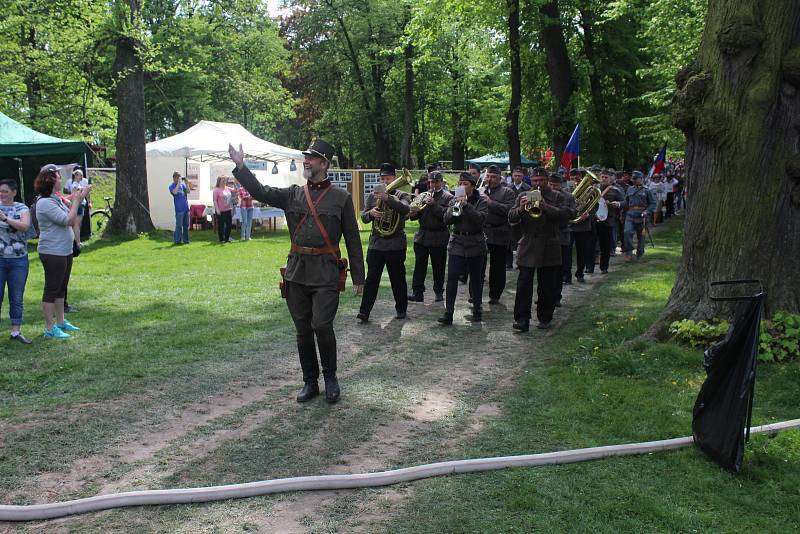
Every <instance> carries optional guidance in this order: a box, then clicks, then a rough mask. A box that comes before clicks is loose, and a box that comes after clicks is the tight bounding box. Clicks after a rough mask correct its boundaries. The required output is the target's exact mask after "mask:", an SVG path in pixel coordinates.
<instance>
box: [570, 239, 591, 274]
mask: <svg viewBox="0 0 800 534" xmlns="http://www.w3.org/2000/svg"><path fill="white" fill-rule="evenodd" d="M572 238H573V241H574V243H575V263H576V265H575V278H583V273H584V272H585V271H588V272H592V271H594V235H593V234H592V232H591V230H590V231H588V232H572Z"/></svg>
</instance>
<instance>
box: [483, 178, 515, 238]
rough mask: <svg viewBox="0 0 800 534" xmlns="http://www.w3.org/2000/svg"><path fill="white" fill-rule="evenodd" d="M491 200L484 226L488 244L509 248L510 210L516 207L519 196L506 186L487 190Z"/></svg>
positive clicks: (487, 205) (500, 185)
mask: <svg viewBox="0 0 800 534" xmlns="http://www.w3.org/2000/svg"><path fill="white" fill-rule="evenodd" d="M486 190H487V191H488V194H487V196H488V197H489V200H488V201H487V202H486V208H487V210H488V211H487V215H486V222H485V223H484V225H483V231H484V233H485V234H486V242H487V243H488V244H490V245H502V246H504V247H505V246H508V242H509V240H510V239H511V227H510V226H509V225H508V210H510V209H511V208H512V206H514V201H515V200H516V198H517V195H516V194H515V193H514V190H513V189H511V188H509V187H508V186H506V185H504V184H502V183H501V184H499V185H498V186H497V187H494V188H491V189H490V188H488V187H487V188H486Z"/></svg>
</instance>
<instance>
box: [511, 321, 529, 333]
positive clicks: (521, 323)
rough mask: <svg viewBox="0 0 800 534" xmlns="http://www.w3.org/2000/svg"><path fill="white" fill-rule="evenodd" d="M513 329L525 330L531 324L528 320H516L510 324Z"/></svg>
mask: <svg viewBox="0 0 800 534" xmlns="http://www.w3.org/2000/svg"><path fill="white" fill-rule="evenodd" d="M511 327H512V328H513V329H514V330H519V331H520V332H527V331H528V329H530V327H531V324H530V322H528V321H517V322H516V323H514V324H513V325H512V326H511Z"/></svg>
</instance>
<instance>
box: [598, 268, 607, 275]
mask: <svg viewBox="0 0 800 534" xmlns="http://www.w3.org/2000/svg"><path fill="white" fill-rule="evenodd" d="M600 274H608V269H601V270H600Z"/></svg>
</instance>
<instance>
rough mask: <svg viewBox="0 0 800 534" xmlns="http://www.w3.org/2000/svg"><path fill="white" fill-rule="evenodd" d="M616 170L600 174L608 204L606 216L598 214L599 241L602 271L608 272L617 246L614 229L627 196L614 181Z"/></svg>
mask: <svg viewBox="0 0 800 534" xmlns="http://www.w3.org/2000/svg"><path fill="white" fill-rule="evenodd" d="M615 175H616V171H615V170H614V169H609V170H607V171H604V172H602V173H601V174H600V180H601V184H600V188H601V189H602V193H603V197H602V198H603V202H604V203H605V206H606V212H605V218H604V219H601V218H600V217H601V215H600V212H599V211H598V212H597V213H598V215H597V224H596V226H595V228H596V229H597V241H598V243H599V244H600V272H601V273H603V274H608V263H609V261H610V258H611V253H612V252H613V250H614V249H615V248H616V246H617V244H616V240H615V239H614V230H615V229H616V227H617V220H619V212H620V207H621V206H622V202H623V200H625V196H624V194H623V193H622V190H621V189H620V188H619V187H617V186H616V184H615V183H614V178H615Z"/></svg>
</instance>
